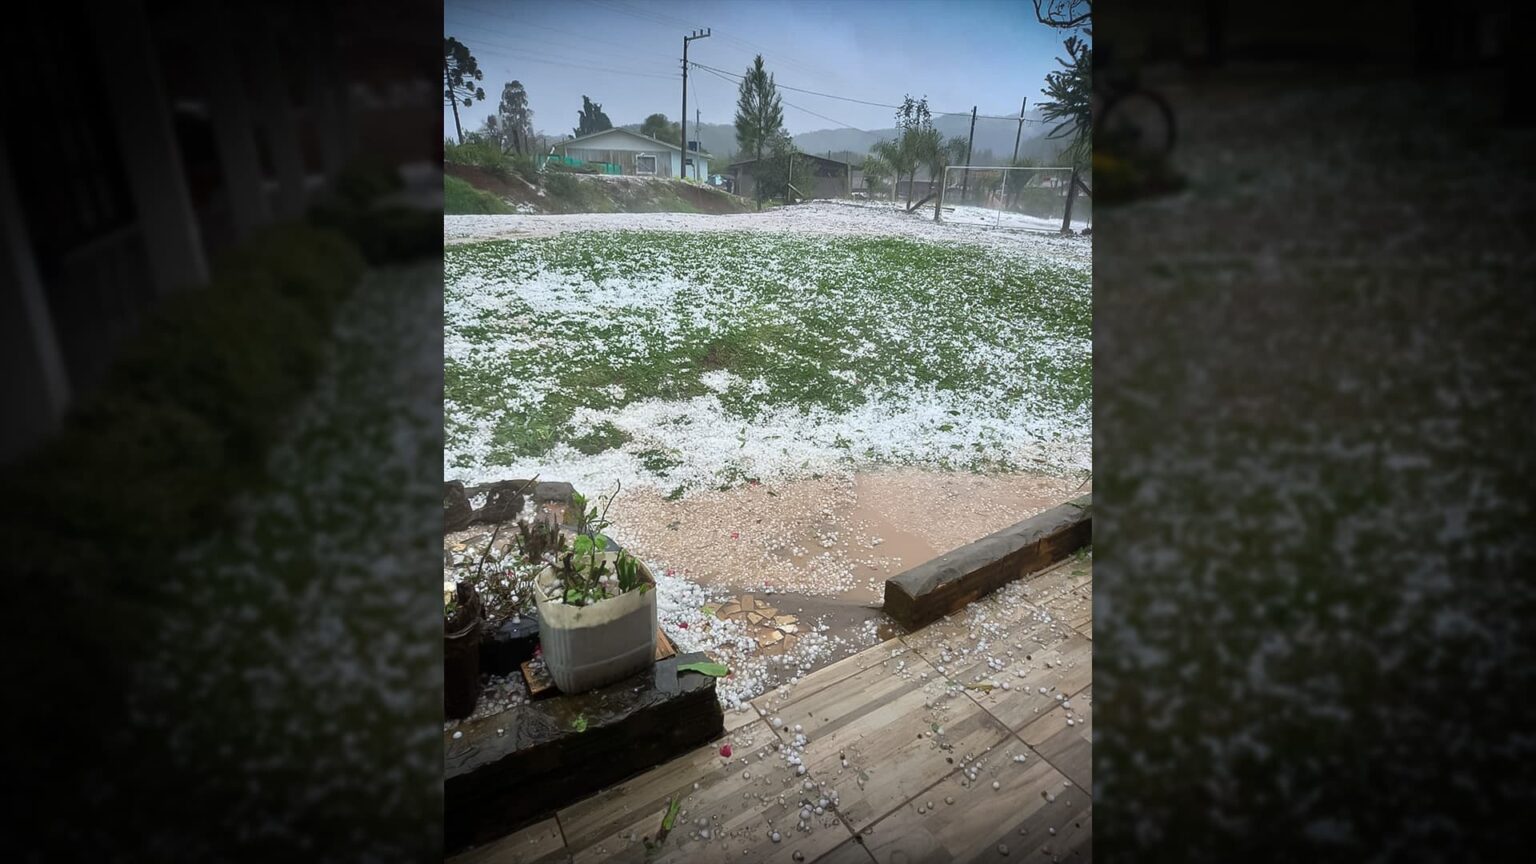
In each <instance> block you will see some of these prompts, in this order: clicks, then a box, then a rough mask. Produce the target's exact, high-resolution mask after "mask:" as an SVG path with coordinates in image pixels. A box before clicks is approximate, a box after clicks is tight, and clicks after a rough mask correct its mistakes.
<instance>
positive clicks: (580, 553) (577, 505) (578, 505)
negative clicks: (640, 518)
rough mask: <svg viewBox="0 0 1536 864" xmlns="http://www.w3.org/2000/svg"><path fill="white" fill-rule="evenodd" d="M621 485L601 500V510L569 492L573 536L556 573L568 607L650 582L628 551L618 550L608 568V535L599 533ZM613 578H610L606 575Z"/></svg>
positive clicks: (581, 604) (579, 494)
mask: <svg viewBox="0 0 1536 864" xmlns="http://www.w3.org/2000/svg"><path fill="white" fill-rule="evenodd" d="M620 488H622V487H621V485H620V484H615V486H614V490H613V494H612V495H609V496H608V499H607V500H606V501H605V502H603V506H602V510H598V507H597V505H596V504H590V505H589V502H588V500H587V497H586V496H585V495H582V494H581V493H580V492H573V493H572V494H571V507H572V508H573V509H574V510H575V511H576V536H575V539H573V540H572V541H571V548H570V550H569V551H567V552H565V553H564V554H563V555H560V556H559V558H558V563H557V566H556V568H555V572H556V574H557V576H558V577H559V580H560V584H561V585H562V586H563V590H562V591H561V594H560V599H562V600H564V601H565V602H566V603H567V604H569V605H571V606H586V605H588V604H591V603H595V602H597V601H598V600H604V599H607V598H609V597H612V596H616V595H615V594H614V593H613V589H617V593H618V594H624V593H627V592H629V591H635V590H639V591H644V590H646V589H647V588H648V587H650V586H649V584H648V583H647V582H646V581H645V580H644V579H643V578H642V576H641V574H640V564H639V561H637V560H636V559H635V557H634V556H632V555H630V554H629V553H628V552H625V551H623V550H620V551H619V553H618V555H616V556H615V557H614V562H613V565H614V566H613V570H612V571H610V570H609V569H608V556H607V549H608V538H607V537H604V536H603V535H602V533H601V532H602V530H603V529H604V528H607V527H608V525H609V524H611V523H610V522H609V521H608V508H609V507H611V506H612V505H613V499H615V498H617V497H618V495H619V490H620ZM610 575H611V576H612V577H613V578H612V579H609V578H608V577H609V576H610Z"/></svg>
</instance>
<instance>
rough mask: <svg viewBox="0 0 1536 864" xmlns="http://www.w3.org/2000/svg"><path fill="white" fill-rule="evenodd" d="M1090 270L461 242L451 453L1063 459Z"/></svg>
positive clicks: (661, 460)
mask: <svg viewBox="0 0 1536 864" xmlns="http://www.w3.org/2000/svg"><path fill="white" fill-rule="evenodd" d="M1090 283H1091V277H1090V274H1089V272H1088V270H1087V269H1086V268H1085V267H1082V266H1081V265H1079V264H1073V263H1069V262H1064V261H1060V260H1055V259H1053V258H1051V257H1049V256H1047V255H1040V254H1030V255H1026V254H1015V253H1010V252H1004V251H1000V250H999V248H996V247H992V248H982V247H979V246H956V245H937V244H932V243H925V242H915V241H912V240H906V239H896V238H890V237H832V236H826V237H823V236H805V235H797V234H781V233H763V232H711V233H678V232H637V231H622V232H582V233H567V234H562V235H559V236H556V237H551V238H545V239H532V240H515V241H497V242H487V243H477V244H467V245H458V246H450V247H449V248H448V249H447V250H445V327H446V332H445V354H446V357H445V366H444V376H445V387H446V391H445V400H446V401H445V405H446V412H447V423H448V428H447V447H448V460H447V468H448V472H449V473H450V474H461V475H479V474H482V473H487V472H488V473H491V474H494V473H504V472H500V471H498V470H497V469H503V468H512V467H518V468H528V469H538V468H540V467H551V466H566V465H567V463H569V462H570V461H571V460H578V459H579V458H591V457H607V459H608V461H607V462H606V463H604V467H603V470H604V473H608V474H613V473H618V474H621V475H628V476H639V477H640V478H642V479H644V480H649V481H651V482H653V483H654V484H656V485H660V486H666V487H667V488H671V487H672V486H673V485H677V484H681V485H683V486H693V485H709V486H714V485H722V484H725V485H728V484H729V483H730V482H732V481H734V480H738V479H741V478H743V477H751V476H767V475H770V474H774V473H779V474H783V473H793V472H794V471H797V470H798V471H812V470H820V469H821V468H823V467H825V466H826V465H828V464H830V463H838V464H845V465H846V464H860V463H865V462H868V463H875V462H896V463H905V464H923V465H931V466H937V467H947V468H961V469H972V470H1014V469H1021V468H1046V469H1048V470H1068V469H1069V468H1071V467H1073V466H1072V465H1071V464H1070V463H1071V462H1072V460H1063V459H1056V458H1054V457H1052V456H1051V455H1050V454H1051V453H1059V452H1061V451H1062V449H1063V448H1067V449H1073V448H1075V450H1078V451H1086V448H1087V440H1088V435H1089V417H1090V413H1089V412H1090V404H1091V402H1090V400H1091V393H1092V387H1091V348H1092V344H1091V301H1090V296H1091V285H1090ZM1040 446H1044V447H1045V448H1046V450H1041V449H1040ZM567 447H569V448H570V449H569V450H567V449H566V448H567ZM1050 448H1055V449H1054V450H1052V449H1050ZM1041 453H1046V454H1047V455H1046V456H1045V457H1044V458H1042V457H1041V456H1040V454H1041ZM626 460H627V461H626ZM1077 461H1078V464H1077V466H1076V467H1083V466H1082V465H1081V458H1079V459H1078V460H1077ZM1042 463H1044V464H1042Z"/></svg>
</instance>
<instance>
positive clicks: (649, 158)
mask: <svg viewBox="0 0 1536 864" xmlns="http://www.w3.org/2000/svg"><path fill="white" fill-rule="evenodd" d="M682 152H683V151H682V148H680V147H678V146H677V145H676V144H668V143H667V142H665V141H658V140H656V139H655V138H652V137H650V136H649V135H641V134H640V133H639V132H631V131H629V130H628V129H604V130H603V131H601V132H594V133H592V134H591V135H583V136H581V137H580V138H571V139H569V140H567V141H561V142H560V143H559V144H556V145H555V153H557V154H559V155H561V156H566V157H568V158H571V159H580V160H581V161H583V162H596V163H604V164H609V165H617V166H619V172H620V173H621V174H634V175H639V176H642V177H645V176H652V177H677V176H679V164H678V163H679V162H686V164H685V165H684V166H683V167H684V168H686V170H687V173H686V175H683V176H687V177H690V178H697V179H699V180H706V179H708V178H709V158H710V156H709V154H708V153H703V152H696V151H689V153H688V158H687V159H686V160H682V159H680V157H681V156H682Z"/></svg>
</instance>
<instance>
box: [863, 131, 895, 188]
mask: <svg viewBox="0 0 1536 864" xmlns="http://www.w3.org/2000/svg"><path fill="white" fill-rule="evenodd" d="M881 143H885V142H881ZM859 170H860V171H863V172H864V185H865V186H867V187H869V191H870V192H871V193H872V194H878V193H879V192H880V188H881V187H882V186H884V185H885V178H887V177H890V176H892V175H894V174H895V173H896V170H895V169H894V168H892V167H891V164H890V163H889V162H887V161H885V159H883V158H881V157H880V156H877V155H875V154H873V153H871V154H870V155H868V156H865V157H864V164H863V166H862V167H860V169H859Z"/></svg>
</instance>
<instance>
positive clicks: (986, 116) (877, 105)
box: [688, 61, 1046, 123]
mask: <svg viewBox="0 0 1536 864" xmlns="http://www.w3.org/2000/svg"><path fill="white" fill-rule="evenodd" d="M688 65H690V66H693V67H695V68H698V69H707V70H709V71H711V72H718V73H720V74H722V75H729V76H731V77H732V78H734V79H736V80H738V81H739V80H741V79H742V78H744V77H746V76H744V75H738V74H736V73H735V72H727V71H725V70H724V69H716V68H715V67H713V66H705V65H704V64H703V63H694V62H692V61H689V63H688ZM773 86H775V87H777V88H778V89H780V90H790V91H793V92H795V93H806V94H809V95H811V96H821V97H823V98H826V99H837V100H840V101H843V102H854V103H856V104H859V105H869V106H872V107H875V108H891V109H900V108H901V106H900V105H890V104H887V103H885V102H870V101H869V100H867V99H854V98H853V97H851V96H838V95H836V94H833V93H821V92H819V91H816V90H806V89H804V88H801V87H791V86H789V85H788V84H780V83H778V82H777V81H775V82H774V85H773ZM785 104H786V105H787V104H789V103H787V102H786V103H785ZM800 110H801V111H805V109H804V108H801V109H800ZM806 113H807V114H809V113H811V112H809V111H806ZM931 113H933V114H935V115H937V116H940V117H969V116H971V112H969V111H933V112H931ZM976 117H977V119H985V120H1007V121H1009V122H1011V123H1017V122H1019V118H1018V117H1017V116H1013V117H1006V116H1000V115H996V114H977V115H976ZM822 119H823V120H825V119H826V118H825V117H823V118H822ZM1024 122H1025V123H1045V122H1046V121H1045V120H1037V119H1035V118H1033V117H1025V118H1024Z"/></svg>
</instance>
